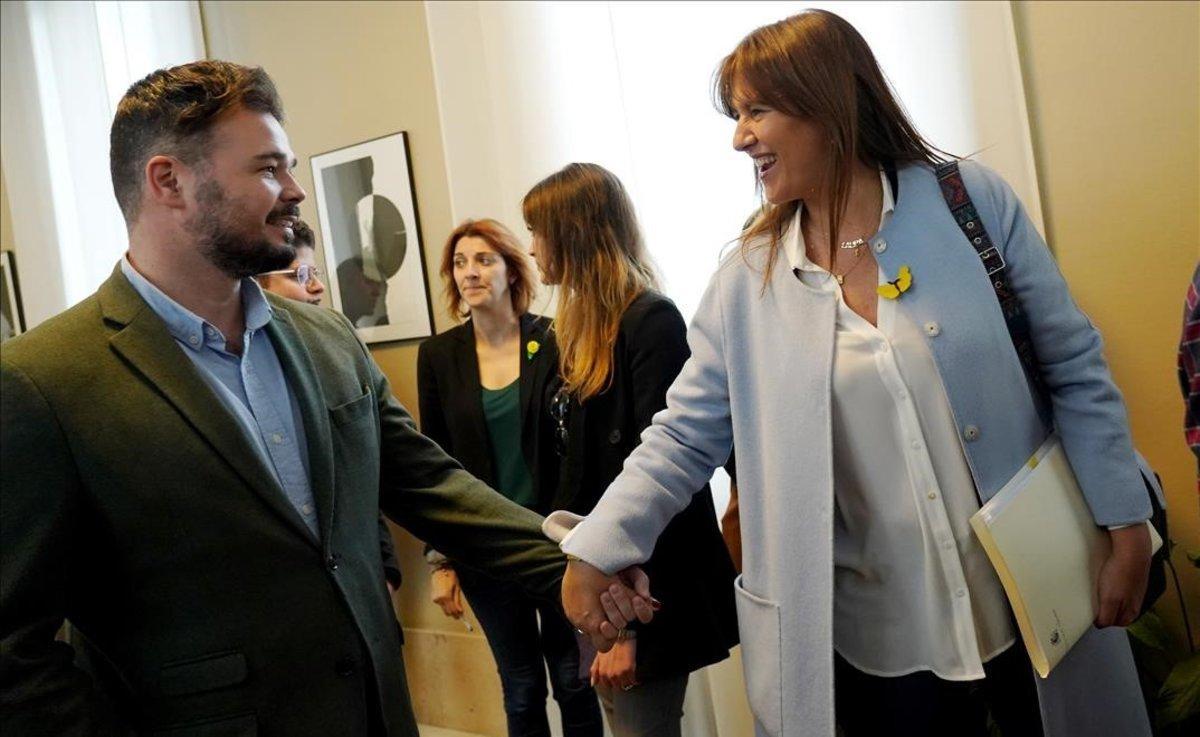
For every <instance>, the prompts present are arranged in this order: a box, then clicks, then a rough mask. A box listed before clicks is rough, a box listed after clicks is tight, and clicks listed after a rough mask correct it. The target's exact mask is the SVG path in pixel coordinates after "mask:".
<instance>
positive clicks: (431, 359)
mask: <svg viewBox="0 0 1200 737" xmlns="http://www.w3.org/2000/svg"><path fill="white" fill-rule="evenodd" d="M530 341H536V342H537V344H538V350H537V351H536V352H534V353H533V354H532V355H530V353H529V350H528V347H529V343H530ZM557 366H558V352H557V349H556V347H555V344H554V338H553V336H552V334H551V333H550V319H549V318H546V317H541V316H540V315H531V314H526V315H522V316H521V375H520V382H521V387H520V388H521V450H522V452H523V454H524V456H525V462H526V464H528V466H529V473H530V475H532V476H533V490H534V495H535V498H536V499H537V500H538V503H537V506H536V507H535V509H536V511H538V512H541V513H542V514H545V513H546V512H548V511H549V510H550V506H549V505H550V502H551V501H552V499H553V495H554V492H555V490H556V488H557V482H558V458H557V455H556V454H555V452H554V424H553V422H552V420H551V418H550V415H549V410H548V409H546V408H544V407H543V406H542V402H543V401H545V399H544V398H545V397H546V396H547V392H546V387H547V385H548V384H550V383H551V382H553V380H554V377H555V375H556V373H557ZM480 391H481V384H480V381H479V357H478V355H477V354H476V352H475V328H474V326H473V324H472V322H471V321H470V320H468V321H467V322H465V323H463V324H462V325H459V326H458V327H455V328H451V329H450V330H447V331H446V332H444V333H441V334H439V335H436V336H434V337H432V338H430V339H429V340H426V341H425V342H424V343H422V344H421V347H420V349H418V351H417V394H418V402H419V406H420V409H421V432H422V433H423V434H424V435H425V436H426V437H428V438H430V439H431V440H433V441H434V442H435V443H437V444H438V445H440V446H442V449H443V450H445V451H446V453H448V454H449V455H450V456H451V457H452V458H454V459H455V460H457V461H458V462H459V463H461V464H462V465H463V468H465V469H467V471H469V472H470V473H471V474H472V475H473V476H475V477H476V478H479V479H481V480H482V481H483V482H484V483H486V484H487V485H488V486H491V487H492V488H493V489H494V488H496V469H495V468H494V466H493V463H492V444H491V440H490V438H489V436H488V429H487V421H486V419H484V416H483V400H482V398H481V397H480Z"/></svg>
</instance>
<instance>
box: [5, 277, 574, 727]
mask: <svg viewBox="0 0 1200 737" xmlns="http://www.w3.org/2000/svg"><path fill="white" fill-rule="evenodd" d="M269 298H270V300H271V305H272V307H273V310H274V316H273V318H272V320H271V322H270V324H269V325H268V327H267V331H268V333H269V335H270V337H271V341H272V342H273V344H274V346H275V350H276V353H277V354H278V356H279V360H280V363H281V364H282V366H283V369H284V373H285V375H286V376H287V378H288V381H289V382H290V383H291V385H292V388H293V390H294V391H295V393H296V396H297V399H298V401H299V405H300V410H301V414H302V415H303V420H304V424H305V432H306V434H307V437H308V453H309V459H310V473H311V481H312V489H313V495H314V498H315V500H316V504H317V508H318V513H319V518H320V527H321V539H320V541H319V542H318V541H316V540H314V539H313V537H312V535H311V534H310V533H309V532H308V531H307V529H306V528H305V526H304V523H303V522H302V521H301V519H300V517H299V516H298V514H297V513H296V512H295V510H294V509H293V508H292V506H291V505H290V504H289V503H288V501H287V499H286V498H285V496H284V494H283V492H282V490H281V489H279V487H278V486H277V484H276V482H275V480H274V478H273V476H272V474H271V473H270V472H269V470H268V469H267V468H266V467H265V465H264V464H263V462H262V461H261V460H260V459H259V456H258V455H257V454H256V453H255V452H254V450H253V449H252V448H251V446H250V443H249V441H248V440H247V439H246V438H245V436H244V435H243V433H242V431H241V429H240V428H239V426H238V425H237V424H236V422H235V420H234V419H233V418H232V417H231V416H230V415H229V414H228V413H227V412H226V411H225V410H224V409H223V408H222V405H221V403H220V401H219V400H218V398H217V397H216V396H215V395H214V394H213V392H212V391H211V390H210V389H209V388H208V386H207V385H206V384H205V382H204V380H203V379H202V378H201V377H200V375H199V374H198V373H197V371H196V369H195V368H194V367H193V366H192V364H191V362H190V361H189V360H188V359H187V357H186V356H184V355H183V353H182V350H181V349H180V348H179V346H177V345H176V344H175V342H174V340H173V339H172V338H171V336H170V334H169V333H168V332H167V329H166V326H165V325H164V324H163V323H162V321H161V320H160V319H159V318H158V316H157V315H156V314H155V313H154V311H153V310H151V309H150V307H149V306H148V305H146V304H145V302H143V301H142V299H141V298H140V297H139V296H138V295H137V293H136V292H135V291H134V290H133V288H132V287H131V286H130V285H129V283H128V282H127V280H126V279H125V277H124V276H123V275H122V274H121V273H120V271H119V270H118V271H116V272H114V274H113V276H112V277H110V278H109V279H108V281H106V282H105V283H104V285H103V286H101V288H100V290H99V291H98V292H97V293H96V294H95V295H93V296H91V297H89V298H88V299H86V300H84V301H83V302H81V303H80V304H79V305H77V306H75V307H73V308H71V309H70V310H68V311H66V312H65V313H63V314H61V315H59V316H57V317H55V318H53V319H51V320H48V321H47V322H46V323H45V324H43V325H41V326H40V327H38V328H36V329H34V330H32V331H30V332H28V333H26V334H24V335H21V336H19V337H17V338H14V339H12V340H11V341H8V342H6V343H5V344H4V348H3V351H2V353H0V368H2V387H0V400H2V404H3V412H2V414H0V422H2V429H3V436H2V444H0V454H2V460H3V471H2V473H0V541H2V543H0V545H2V547H0V612H2V614H0V638H2V640H0V705H2V709H3V711H2V712H0V726H2V727H3V729H4V732H5V733H6V734H14V735H16V734H20V735H41V734H46V735H85V734H108V733H113V734H128V733H136V734H155V733H157V732H159V731H163V733H164V734H169V735H171V736H172V737H185V736H187V737H192V736H198V735H279V736H280V737H284V736H286V737H294V736H297V735H322V736H326V735H330V736H337V735H346V736H347V737H350V736H351V735H353V736H354V737H358V736H360V735H364V734H368V731H369V728H370V725H371V724H372V723H374V724H376V725H381V726H382V729H383V730H386V733H387V734H390V735H400V736H402V737H416V734H417V731H416V724H415V720H414V719H413V715H412V708H411V705H410V702H409V695H408V688H407V684H406V681H405V675H404V665H403V661H402V660H401V649H400V648H401V640H402V635H401V631H400V629H399V627H398V625H397V622H396V619H395V617H394V616H393V613H392V609H391V606H390V601H389V599H388V596H387V592H386V588H385V586H384V574H383V570H382V567H381V563H380V555H379V544H378V537H377V534H376V530H377V528H376V522H377V516H378V513H379V510H380V509H381V508H382V510H383V511H384V513H385V514H387V515H388V516H389V517H391V518H392V519H393V520H394V521H396V522H397V523H398V524H400V525H402V526H404V527H405V528H407V529H408V530H409V531H411V532H412V533H413V534H414V535H416V536H417V537H419V538H421V539H423V540H427V541H429V542H430V543H431V544H433V545H434V546H436V547H437V548H438V549H439V550H441V551H444V552H445V553H446V554H447V555H449V556H451V557H453V558H454V559H455V560H458V561H461V562H463V563H464V564H466V565H468V566H475V567H478V568H479V569H480V570H483V571H485V572H487V573H489V574H490V575H493V576H497V577H501V578H509V579H514V580H518V581H519V582H520V583H522V584H523V585H524V586H525V587H526V588H527V589H529V590H530V591H531V592H533V593H535V594H536V595H540V596H543V597H547V598H549V597H554V596H556V595H557V588H558V585H559V581H560V578H561V575H562V570H563V559H562V556H561V555H560V553H559V552H558V549H557V548H556V547H555V546H554V545H552V544H550V543H549V542H547V541H546V540H545V539H544V538H543V537H542V535H541V532H540V528H539V524H540V521H541V518H540V517H538V515H536V514H534V513H533V512H530V511H528V510H525V509H522V508H521V507H519V506H517V505H515V504H513V503H511V502H509V501H508V500H507V499H505V498H504V497H502V496H501V495H499V494H497V493H495V492H494V491H492V490H491V489H489V488H488V487H487V486H485V485H484V484H483V483H482V482H480V481H478V480H477V479H475V478H474V477H473V476H471V475H470V474H468V473H467V472H466V471H464V470H462V468H461V467H460V466H459V465H458V463H456V462H455V461H454V460H452V459H451V458H449V457H448V456H447V455H446V454H445V453H443V452H442V451H441V450H440V449H439V448H438V447H437V445H436V444H434V443H433V442H431V441H429V440H427V439H426V438H425V437H423V436H422V435H421V434H420V433H418V432H417V430H416V428H415V426H414V424H413V421H412V419H411V418H410V417H409V415H408V413H407V412H406V411H405V410H404V408H403V407H401V406H400V404H399V403H398V402H397V401H396V400H395V398H394V397H393V396H392V393H391V391H390V390H389V388H388V382H387V380H386V379H385V378H384V376H383V374H382V373H381V372H380V370H379V368H378V367H377V366H376V365H375V363H374V361H372V360H371V356H370V354H369V353H368V351H367V349H366V348H365V347H364V346H363V344H362V343H361V342H360V341H359V340H358V338H357V337H356V335H355V333H354V330H353V328H352V327H351V325H350V323H349V322H348V321H347V320H346V319H345V318H344V317H342V316H341V315H338V314H337V313H334V312H331V311H329V310H324V309H321V308H317V307H313V306H311V305H306V304H302V303H298V302H292V301H288V300H283V299H278V298H274V297H269ZM64 618H66V619H69V620H70V621H71V623H72V624H73V625H74V628H75V632H76V634H77V635H78V637H77V638H76V640H77V641H79V642H80V643H81V644H80V646H79V651H78V652H76V651H75V650H74V649H73V648H72V647H70V646H68V645H66V644H64V643H61V642H56V641H55V640H54V634H55V631H56V630H58V628H59V626H60V625H61V623H62V621H63V619H64ZM80 661H86V662H87V664H88V667H87V668H86V669H85V668H81V667H79V662H80ZM377 729H378V728H377ZM167 730H170V731H167Z"/></svg>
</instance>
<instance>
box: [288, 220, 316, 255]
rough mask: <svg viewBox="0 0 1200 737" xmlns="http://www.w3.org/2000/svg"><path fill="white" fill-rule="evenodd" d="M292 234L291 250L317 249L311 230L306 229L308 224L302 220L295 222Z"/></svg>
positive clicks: (314, 236)
mask: <svg viewBox="0 0 1200 737" xmlns="http://www.w3.org/2000/svg"><path fill="white" fill-rule="evenodd" d="M292 234H293V235H294V236H295V238H293V239H292V247H293V248H316V247H317V236H316V235H315V234H314V233H313V229H312V228H310V227H308V223H306V222H304V221H303V220H297V221H296V227H294V228H292Z"/></svg>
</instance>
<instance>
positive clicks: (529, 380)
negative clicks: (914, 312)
mask: <svg viewBox="0 0 1200 737" xmlns="http://www.w3.org/2000/svg"><path fill="white" fill-rule="evenodd" d="M531 340H533V341H537V343H538V347H539V350H538V351H537V352H535V353H534V354H533V355H530V354H529V341H531ZM545 342H546V336H545V335H542V331H541V330H540V329H539V326H538V324H537V320H536V318H535V317H534V316H533V315H530V314H528V313H526V314H525V315H523V316H522V317H521V431H522V436H524V437H529V427H528V425H529V423H530V422H532V421H533V419H534V418H533V412H531V411H530V403H531V402H532V401H533V393H534V390H535V389H536V388H537V387H539V386H541V382H540V381H538V379H539V378H540V376H541V374H542V372H543V371H544V366H545V361H543V360H542V355H543V354H544V353H545V351H542V350H540V348H541V347H542V344H544V343H545Z"/></svg>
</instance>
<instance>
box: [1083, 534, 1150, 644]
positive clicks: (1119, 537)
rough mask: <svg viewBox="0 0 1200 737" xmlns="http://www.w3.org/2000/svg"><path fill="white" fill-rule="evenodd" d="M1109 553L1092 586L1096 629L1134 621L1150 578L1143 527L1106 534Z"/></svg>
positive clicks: (1148, 538)
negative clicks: (1094, 597)
mask: <svg viewBox="0 0 1200 737" xmlns="http://www.w3.org/2000/svg"><path fill="white" fill-rule="evenodd" d="M1108 536H1109V538H1110V539H1111V540H1112V553H1110V554H1109V556H1108V559H1107V560H1106V561H1104V565H1103V566H1102V567H1101V569H1100V577H1099V579H1098V580H1097V582H1096V597H1097V614H1096V626H1097V627H1112V626H1116V627H1126V626H1128V625H1130V624H1132V623H1133V620H1135V619H1137V616H1138V612H1139V611H1140V610H1141V607H1142V598H1143V597H1144V596H1145V595H1146V582H1147V580H1148V579H1149V576H1150V556H1151V554H1152V551H1151V544H1150V531H1149V530H1148V529H1147V527H1146V525H1144V524H1140V523H1139V524H1135V525H1130V526H1129V527H1121V528H1119V529H1115V530H1109V531H1108Z"/></svg>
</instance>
